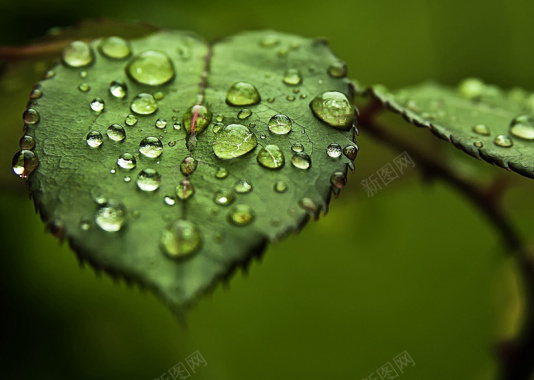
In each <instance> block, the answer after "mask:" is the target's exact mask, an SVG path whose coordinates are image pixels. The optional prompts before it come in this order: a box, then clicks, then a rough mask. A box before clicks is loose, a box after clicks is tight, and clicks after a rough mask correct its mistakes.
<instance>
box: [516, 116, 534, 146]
mask: <svg viewBox="0 0 534 380" xmlns="http://www.w3.org/2000/svg"><path fill="white" fill-rule="evenodd" d="M510 133H511V134H512V135H514V136H515V137H519V138H520V139H523V140H534V117H532V116H529V115H519V116H517V117H516V118H514V120H512V123H511V124H510Z"/></svg>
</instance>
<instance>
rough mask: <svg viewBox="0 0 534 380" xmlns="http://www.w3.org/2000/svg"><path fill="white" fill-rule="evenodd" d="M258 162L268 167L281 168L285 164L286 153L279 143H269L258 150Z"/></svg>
mask: <svg viewBox="0 0 534 380" xmlns="http://www.w3.org/2000/svg"><path fill="white" fill-rule="evenodd" d="M257 159H258V163H259V164H260V165H261V166H263V167H264V168H267V169H280V168H281V167H282V166H284V162H285V159H284V153H282V150H281V149H280V148H279V147H278V145H267V146H264V147H263V148H261V150H260V151H259V152H258V157H257Z"/></svg>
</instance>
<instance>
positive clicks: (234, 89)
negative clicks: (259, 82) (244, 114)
mask: <svg viewBox="0 0 534 380" xmlns="http://www.w3.org/2000/svg"><path fill="white" fill-rule="evenodd" d="M260 101H261V97H260V94H259V92H258V90H257V89H256V87H254V85H252V84H250V83H248V82H236V83H234V84H233V85H231V86H230V88H229V89H228V92H227V93H226V103H228V104H229V105H231V106H238V107H239V106H251V105H253V104H257V103H259V102H260Z"/></svg>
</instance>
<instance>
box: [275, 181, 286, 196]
mask: <svg viewBox="0 0 534 380" xmlns="http://www.w3.org/2000/svg"><path fill="white" fill-rule="evenodd" d="M273 189H274V191H276V192H277V193H285V192H286V191H287V185H286V183H285V182H284V181H276V182H275V183H274V186H273Z"/></svg>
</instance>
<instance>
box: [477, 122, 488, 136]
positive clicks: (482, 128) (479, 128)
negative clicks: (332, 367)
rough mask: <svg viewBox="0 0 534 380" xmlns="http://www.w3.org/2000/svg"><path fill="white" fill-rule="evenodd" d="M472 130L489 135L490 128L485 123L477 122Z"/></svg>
mask: <svg viewBox="0 0 534 380" xmlns="http://www.w3.org/2000/svg"><path fill="white" fill-rule="evenodd" d="M473 132H475V133H478V134H479V135H482V136H489V135H490V130H489V128H488V127H487V126H486V125H485V124H477V125H474V126H473Z"/></svg>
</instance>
